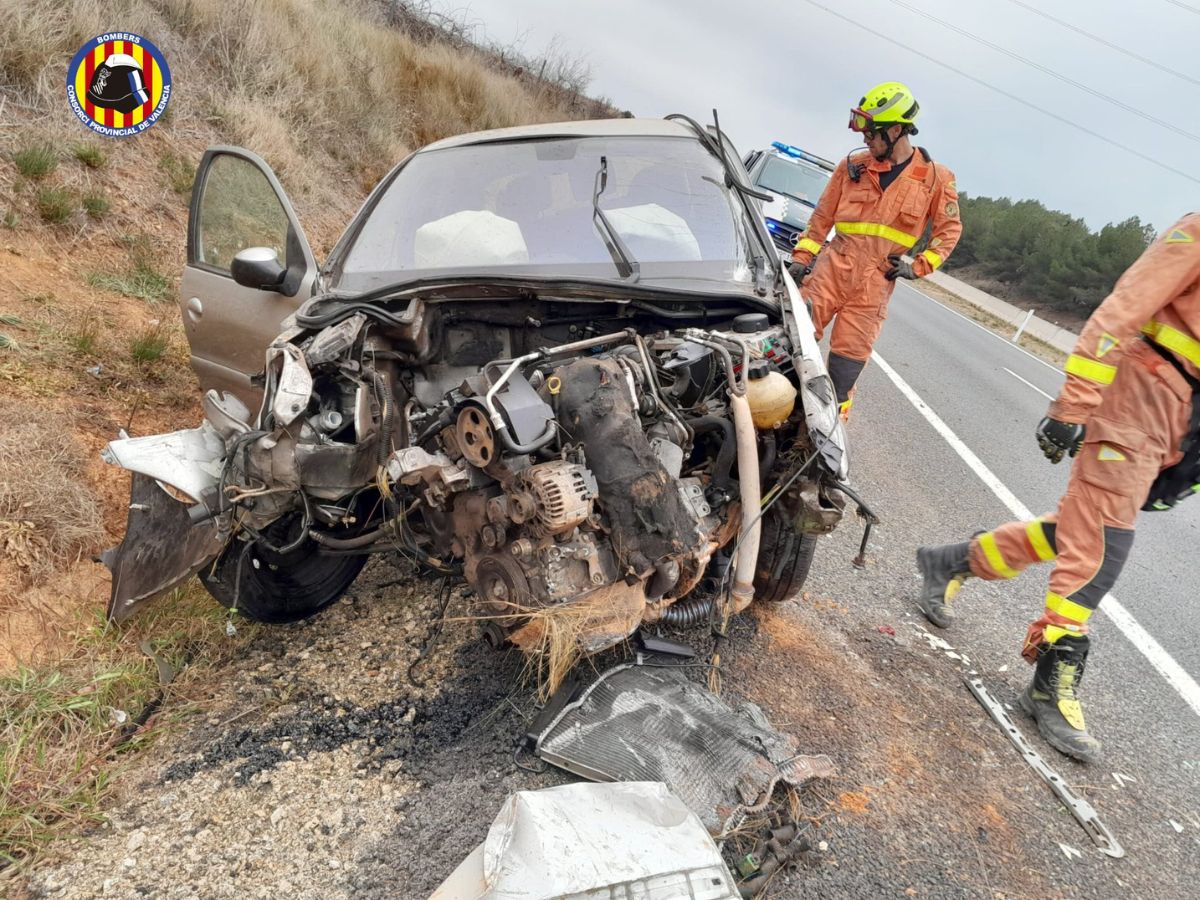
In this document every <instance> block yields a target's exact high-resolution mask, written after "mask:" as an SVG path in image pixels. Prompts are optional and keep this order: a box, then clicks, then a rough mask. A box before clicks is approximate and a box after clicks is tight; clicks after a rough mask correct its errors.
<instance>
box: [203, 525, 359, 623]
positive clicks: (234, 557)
mask: <svg viewBox="0 0 1200 900" xmlns="http://www.w3.org/2000/svg"><path fill="white" fill-rule="evenodd" d="M300 526H301V521H300V516H298V515H295V516H288V517H285V518H283V519H280V520H279V521H277V522H274V523H272V524H271V526H270V527H269V528H268V529H267V530H266V531H265V532H264V537H266V538H267V540H268V541H270V542H271V543H273V544H275V546H277V547H286V546H287V544H288V543H290V542H292V541H294V540H295V538H296V537H297V536H298V529H299V528H300ZM319 550H320V547H319V545H318V544H317V543H316V542H315V541H313V540H312V538H305V539H304V540H303V541H301V542H300V544H299V546H297V547H296V548H295V549H291V550H288V551H287V552H286V553H276V552H274V551H271V550H268V549H267V548H266V547H264V546H262V545H261V544H258V543H255V544H250V545H247V544H246V543H245V542H243V541H231V542H230V544H229V546H228V547H226V548H225V550H224V552H223V553H222V554H221V555H220V556H219V557H217V560H216V562H215V563H214V564H212V565H206V566H205V567H204V568H203V569H201V570H200V572H199V577H200V582H201V583H202V584H203V585H204V587H205V588H206V589H207V590H208V592H209V593H210V594H212V595H213V597H214V598H216V600H217V602H218V603H220V604H221V605H222V606H224V607H225V608H227V609H229V608H233V607H234V606H235V605H236V607H237V611H238V612H240V613H241V614H242V615H244V616H246V617H247V618H250V619H254V620H255V621H258V622H267V623H270V624H283V623H286V622H298V621H300V620H301V619H307V618H308V617H309V616H312V615H315V614H316V613H318V612H320V611H321V610H322V609H324V608H325V607H326V606H328V605H329V604H331V603H333V602H334V601H335V600H337V599H338V598H339V597H341V596H342V594H343V593H345V592H346V590H347V588H349V587H350V585H351V584H352V583H353V582H354V579H355V578H357V577H358V573H359V572H361V571H362V568H363V566H364V565H365V564H366V562H367V556H366V555H365V554H364V555H360V556H333V555H327V554H321V553H319V552H318V551H319ZM239 582H240V585H239V586H238V587H237V588H236V589H235V585H238V584H239Z"/></svg>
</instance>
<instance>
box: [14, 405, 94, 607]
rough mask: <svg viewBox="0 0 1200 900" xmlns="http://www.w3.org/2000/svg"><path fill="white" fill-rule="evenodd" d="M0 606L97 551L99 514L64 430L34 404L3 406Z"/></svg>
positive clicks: (80, 458)
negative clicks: (0, 576) (1, 579)
mask: <svg viewBox="0 0 1200 900" xmlns="http://www.w3.org/2000/svg"><path fill="white" fill-rule="evenodd" d="M0 421H2V422H4V427H3V428H2V429H0V571H2V570H5V569H7V570H9V571H10V573H11V575H12V578H9V579H5V582H6V583H5V584H3V585H0V602H2V601H3V600H5V599H6V598H7V597H8V596H10V595H11V594H12V593H13V592H14V591H15V590H16V589H18V588H20V587H22V586H24V585H26V584H28V583H30V582H32V581H35V580H38V579H41V578H45V577H47V576H49V575H50V574H52V573H53V572H55V571H57V570H59V569H61V568H63V567H64V566H65V565H67V564H68V563H70V562H73V561H74V560H76V559H78V558H79V557H80V556H82V555H84V554H85V553H88V552H89V551H92V550H94V549H95V548H96V545H97V542H98V541H99V540H100V539H102V537H103V530H102V522H101V510H100V505H99V503H97V502H96V500H95V499H94V497H93V496H92V494H91V493H90V492H89V491H88V490H86V489H84V488H83V484H84V483H85V468H86V462H85V459H84V455H83V451H82V449H81V448H80V447H79V445H78V444H77V443H76V441H75V439H74V436H73V435H72V433H71V430H70V428H69V427H68V424H67V423H65V422H63V421H62V420H51V421H47V419H46V417H45V414H44V412H43V410H41V409H40V408H39V407H38V406H36V405H35V404H33V403H28V402H20V401H16V402H14V401H0Z"/></svg>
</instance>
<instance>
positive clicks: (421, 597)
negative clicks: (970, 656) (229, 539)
mask: <svg viewBox="0 0 1200 900" xmlns="http://www.w3.org/2000/svg"><path fill="white" fill-rule="evenodd" d="M851 537H852V536H851ZM835 562H836V565H837V566H838V567H839V568H840V567H842V566H844V563H845V560H836V561H834V560H832V559H831V560H829V563H828V565H829V566H830V567H831V571H832V567H833V566H834V564H835ZM818 568H820V566H818ZM439 607H440V601H439V598H438V592H437V590H436V585H435V584H421V583H419V582H417V580H416V579H415V577H414V576H413V575H412V573H410V572H409V571H407V570H406V569H398V568H396V567H395V566H394V565H393V563H392V562H391V561H389V560H377V561H375V562H374V563H373V564H372V565H371V566H370V567H369V568H368V569H367V570H366V572H365V573H364V575H363V576H362V578H361V579H360V582H359V583H358V584H357V585H356V587H355V589H354V591H353V593H352V595H351V596H350V597H348V598H346V599H344V600H343V601H341V602H339V603H338V604H337V605H336V606H334V607H333V608H331V609H329V610H327V611H326V612H325V613H323V614H322V615H320V616H318V617H317V618H315V619H313V620H311V621H310V622H307V623H302V624H299V625H294V626H287V627H282V628H273V629H264V630H263V631H262V632H261V633H260V635H259V636H258V637H257V638H256V639H255V640H254V642H253V643H252V646H251V648H250V651H249V652H248V653H247V655H246V656H245V658H244V659H243V660H241V661H240V663H239V664H238V665H236V666H234V667H233V668H232V669H231V670H230V671H229V672H228V676H227V678H226V679H225V680H224V681H222V682H221V683H219V684H217V685H214V690H213V699H212V700H211V702H210V703H208V704H207V705H206V707H205V708H204V710H203V712H201V713H199V714H198V715H195V716H193V717H192V718H191V719H190V720H188V721H187V722H185V723H184V724H183V725H182V726H181V727H180V728H179V730H178V731H177V733H175V734H173V735H172V736H171V737H170V738H169V739H167V740H164V741H161V742H160V743H159V744H158V745H156V746H155V748H154V749H152V750H151V751H150V752H149V753H148V754H147V756H146V758H145V759H144V760H143V761H142V762H141V763H140V764H139V766H138V768H137V770H136V771H135V772H133V773H131V774H130V775H128V776H127V777H126V779H125V782H124V784H123V786H122V797H121V799H120V800H119V802H118V803H117V804H116V805H115V807H114V808H113V809H112V811H111V819H110V822H109V824H108V825H107V826H105V827H103V828H100V829H98V830H96V831H95V832H94V833H92V834H88V835H85V836H83V837H81V838H80V839H78V840H76V841H74V842H72V843H71V844H70V845H69V846H67V847H66V848H65V851H64V853H63V854H62V855H63V857H64V861H62V862H60V863H59V864H58V865H56V866H54V867H50V868H44V869H42V870H40V871H38V872H37V873H35V875H34V876H33V877H32V878H31V879H30V882H29V885H28V892H29V894H30V895H31V896H34V897H66V898H79V897H94V896H106V897H141V896H162V897H172V898H174V897H179V898H184V897H275V896H281V895H288V896H290V897H297V898H306V897H314V898H315V897H350V896H354V897H367V898H373V897H380V898H382V897H405V898H407V897H413V898H417V897H426V896H428V895H429V893H430V892H431V891H432V890H433V889H434V888H435V887H436V886H437V884H439V883H440V882H441V880H442V879H443V878H444V877H445V876H446V875H447V874H449V872H450V871H452V870H453V868H454V867H455V866H456V865H457V864H458V862H459V861H460V860H461V859H462V858H463V857H464V856H465V855H466V854H467V853H468V852H470V850H471V849H472V848H473V847H474V846H475V845H476V844H477V843H478V842H479V841H481V840H482V839H483V838H484V836H485V835H486V832H487V828H488V826H489V824H490V823H491V821H492V818H493V817H494V815H495V813H496V810H497V809H498V807H499V806H500V803H501V802H502V800H503V799H504V798H505V797H506V796H507V795H508V794H509V793H511V792H512V791H516V790H526V789H535V788H539V787H546V786H549V785H553V784H559V783H563V782H564V781H566V780H568V779H570V778H571V777H572V776H569V775H566V774H565V773H561V772H558V771H556V770H553V769H550V770H545V771H540V772H539V771H528V769H535V770H536V769H541V766H540V764H538V762H537V761H536V760H530V759H526V758H524V757H521V758H515V757H514V749H515V746H516V741H517V739H518V737H519V736H520V735H521V734H523V732H524V729H525V726H526V724H527V722H528V720H529V719H530V718H531V717H532V716H533V715H534V714H535V713H536V711H537V708H538V704H537V692H536V679H535V678H533V677H531V673H530V671H529V669H528V667H527V666H526V663H525V660H524V659H523V658H522V657H521V656H519V655H518V654H517V653H515V652H504V653H496V652H493V651H491V650H490V649H488V648H487V647H486V646H485V645H484V644H483V643H482V642H481V641H480V640H478V626H477V624H476V623H474V622H471V621H468V620H466V619H465V616H466V614H467V604H466V602H465V601H464V600H463V598H462V597H461V595H459V594H457V593H456V594H454V595H452V597H451V599H450V606H449V610H448V614H447V615H448V619H449V621H448V624H447V625H446V627H445V629H444V633H443V634H442V636H441V638H440V640H439V641H438V643H437V644H436V646H435V647H434V649H433V651H432V652H431V653H430V654H429V655H428V656H427V657H425V658H424V660H423V661H422V662H421V664H420V665H419V666H418V668H417V669H416V670H415V672H414V675H415V677H416V679H417V680H418V681H421V682H423V683H424V685H425V686H424V687H419V686H416V685H414V684H413V683H412V682H410V681H409V677H408V669H409V666H410V665H412V663H413V662H414V661H415V660H417V659H418V654H419V653H420V650H421V648H422V647H423V646H425V644H426V642H427V638H428V636H429V634H430V632H431V626H430V623H431V621H433V620H435V619H436V613H437V611H438V608H439ZM846 612H847V610H846V608H845V607H843V606H841V605H839V604H838V603H837V602H836V601H834V600H832V599H830V598H828V597H825V596H823V595H819V594H817V593H816V592H811V593H806V594H805V595H804V596H803V597H801V598H797V599H796V600H795V601H792V602H788V603H785V604H780V605H778V606H771V607H764V608H760V609H756V610H754V611H753V612H752V614H751V615H748V616H744V617H742V618H741V619H739V620H738V622H737V624H736V627H735V628H734V629H733V632H732V637H731V639H730V641H729V645H728V650H727V651H726V654H725V657H726V659H727V660H728V661H729V668H728V670H727V677H726V692H727V693H728V694H729V695H730V696H731V697H734V698H738V697H744V698H746V699H750V700H752V701H754V702H757V703H759V704H760V705H762V706H763V708H764V709H765V710H766V711H767V713H768V715H769V716H770V717H771V718H772V721H773V722H774V723H775V724H776V725H777V727H780V728H781V729H782V730H786V731H789V732H790V733H793V734H795V735H797V736H798V737H799V738H800V746H801V749H802V750H804V751H806V752H827V753H830V754H831V755H832V756H833V758H834V760H835V762H836V763H837V764H838V766H839V769H840V774H839V776H838V777H837V778H836V779H833V780H832V781H828V782H822V783H818V784H815V785H813V786H812V787H811V788H810V789H809V790H808V791H806V792H805V805H806V807H807V811H808V814H809V816H810V821H811V823H812V825H813V831H812V834H811V842H812V844H813V846H814V847H816V846H824V848H825V852H823V853H816V854H810V855H807V857H808V859H809V864H808V865H806V866H805V867H804V868H803V869H801V870H800V871H799V872H796V873H792V874H789V875H788V876H786V877H784V878H781V879H779V880H777V882H776V883H775V884H774V885H772V888H771V891H770V896H777V897H790V896H800V894H801V893H804V892H807V891H809V890H818V891H820V892H821V893H822V894H824V895H828V896H835V895H836V896H861V895H863V894H864V893H871V894H876V893H880V892H887V893H896V892H897V889H899V891H900V892H903V891H904V889H905V888H908V889H909V890H911V891H912V892H914V893H919V894H922V895H928V896H990V894H989V893H987V891H986V890H985V888H984V886H985V885H986V884H988V882H989V879H999V880H1000V881H1005V879H1007V888H1006V892H1007V893H1010V894H1024V895H1028V896H1035V895H1041V896H1045V895H1046V892H1045V891H1043V890H1041V889H1040V886H1039V883H1038V879H1036V878H1033V879H1026V878H1024V877H1018V878H1013V877H1012V876H1013V874H1014V873H1013V872H1008V873H1005V872H1004V871H1001V869H1000V868H999V865H1000V862H1001V861H1002V860H1003V859H1005V858H1011V859H1016V858H1017V857H1019V855H1020V852H1021V848H1020V847H1019V846H1018V844H1017V840H1016V837H1015V836H1014V834H1013V832H1012V829H1011V827H1010V826H1009V824H1008V816H1010V815H1016V814H1018V813H1019V810H1017V809H1016V808H1015V807H1013V806H1012V803H1013V800H1012V799H1011V798H1009V797H1006V796H1005V794H1004V793H1003V792H1001V791H998V790H995V789H992V790H991V792H990V793H989V792H987V791H986V790H985V791H983V792H982V793H978V794H977V796H975V797H974V798H973V802H972V804H971V805H970V810H971V813H970V814H969V815H966V817H965V818H964V815H963V814H962V811H961V810H960V809H958V807H959V805H960V801H959V799H957V798H961V795H962V794H963V793H964V788H963V787H962V783H963V781H964V775H965V780H968V781H969V780H970V778H971V773H972V771H976V770H978V769H980V768H982V767H989V766H993V765H995V764H996V758H995V755H994V751H993V750H987V749H986V748H985V747H983V746H982V745H981V741H980V734H979V732H980V731H982V732H984V733H985V734H987V729H986V727H984V728H982V729H980V728H975V729H969V728H963V727H962V726H960V725H955V724H953V723H952V722H948V721H945V720H944V712H943V711H944V710H945V709H946V707H947V704H949V705H950V706H951V707H954V706H955V705H956V704H957V705H959V706H965V707H966V708H968V709H969V704H970V703H971V702H973V701H970V700H969V699H967V700H964V699H963V696H962V695H961V693H960V692H958V691H957V689H956V688H955V687H954V686H953V681H951V686H950V687H949V688H947V687H945V686H940V685H939V676H938V673H939V671H941V678H943V679H944V676H945V674H946V673H947V672H952V671H953V668H952V667H953V663H950V662H949V661H947V660H944V659H942V658H939V657H940V656H941V654H940V653H935V652H933V651H931V650H930V649H929V646H928V644H927V643H926V642H925V640H924V639H923V637H922V634H923V633H922V632H921V631H920V630H919V629H917V628H916V627H915V625H913V624H910V623H908V622H900V623H897V628H896V629H895V630H896V634H895V635H894V636H893V635H890V634H885V633H882V632H879V631H877V630H874V629H870V630H867V631H863V630H862V629H861V628H859V627H858V626H857V625H855V626H854V628H853V629H852V632H851V633H846V632H845V631H844V630H843V627H844V625H845V622H844V621H842V620H845V619H846V618H847V617H846ZM674 636H676V637H680V638H683V639H685V640H688V641H690V642H691V643H692V644H693V646H695V647H696V648H697V649H698V650H699V651H700V652H702V653H707V652H708V650H709V649H710V647H711V643H710V638H709V636H708V635H707V633H706V632H705V630H704V629H703V628H697V629H693V630H691V631H689V632H684V633H678V634H676V635H674ZM619 658H621V657H620V654H616V653H613V654H609V655H608V656H606V657H605V658H603V659H600V660H597V661H595V663H594V664H595V665H596V666H597V667H601V668H603V667H606V666H607V665H609V664H612V663H615V662H616V661H617V660H618V659H619ZM947 667H949V668H947ZM894 677H900V678H902V679H903V680H904V682H905V684H906V688H905V694H906V695H908V696H910V697H911V698H913V700H914V701H916V702H914V703H912V704H905V705H903V707H900V706H898V705H897V704H896V703H895V702H894V698H895V693H894V692H895V690H896V685H895V683H894V681H891V682H890V683H887V682H885V680H884V679H885V678H888V679H893V678H894ZM975 718H976V719H978V717H977V716H976V717H975ZM988 736H989V737H990V736H991V735H988ZM992 743H993V745H995V742H992ZM1001 753H1003V751H1001ZM518 763H521V765H522V766H524V767H525V768H522V767H521V766H519V765H518ZM1013 767H1014V768H1016V767H1019V763H1016V764H1014V766H1013ZM971 791H972V792H979V791H980V788H979V785H975V786H974V787H972V788H971ZM950 797H956V799H954V800H948V798H950ZM1017 800H1018V801H1019V800H1020V798H1019V797H1018V798H1017ZM977 807H978V808H981V809H983V810H985V812H984V813H983V815H984V819H985V820H986V822H985V823H983V820H980V822H976V819H977V818H978V816H975V815H974V811H975V810H976V808H977ZM967 820H969V821H967ZM981 823H982V824H981ZM948 832H954V833H962V834H965V835H966V836H967V837H968V838H969V841H968V845H971V844H978V845H979V846H980V847H982V848H983V851H982V854H980V855H977V852H976V851H975V850H972V851H971V852H970V855H969V857H968V859H967V862H969V864H970V865H969V866H967V865H960V864H958V863H953V864H952V863H951V862H949V861H948V860H950V859H951V858H952V856H947V854H948V853H951V852H952V851H953V848H949V847H948V846H947V842H946V841H945V834H946V833H948ZM821 842H824V843H823V844H821ZM939 845H940V846H939ZM933 847H938V849H936V850H933V851H932V852H931V848H933ZM953 852H960V851H953ZM984 854H985V855H986V856H987V857H988V858H990V859H991V860H992V863H991V865H990V866H989V865H984V864H982V863H981V860H982V858H983V855H984ZM898 879H899V880H898ZM897 886H899V888H898V887H897Z"/></svg>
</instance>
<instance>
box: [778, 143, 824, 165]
mask: <svg viewBox="0 0 1200 900" xmlns="http://www.w3.org/2000/svg"><path fill="white" fill-rule="evenodd" d="M771 146H772V147H774V148H775V149H776V150H778V151H779V152H780V153H783V154H786V155H787V156H790V157H792V158H793V159H802V160H804V161H805V162H810V163H816V164H817V165H818V166H820V167H821V168H823V169H833V168H834V165H833V163H831V162H830V161H829V160H827V159H822V158H821V157H819V156H816V155H814V154H812V153H809V152H808V151H806V150H801V149H800V148H799V147H793V146H792V145H791V144H785V143H784V142H783V141H771Z"/></svg>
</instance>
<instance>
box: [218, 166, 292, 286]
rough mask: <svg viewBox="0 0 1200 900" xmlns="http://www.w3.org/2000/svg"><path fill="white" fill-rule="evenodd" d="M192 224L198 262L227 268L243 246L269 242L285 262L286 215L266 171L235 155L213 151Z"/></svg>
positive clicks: (268, 245) (256, 245)
mask: <svg viewBox="0 0 1200 900" xmlns="http://www.w3.org/2000/svg"><path fill="white" fill-rule="evenodd" d="M203 190H204V193H203V194H202V195H201V197H200V211H199V216H198V218H197V220H196V224H197V248H196V249H197V253H198V256H199V259H198V260H197V261H198V262H203V263H206V264H208V265H209V266H213V267H214V268H217V269H222V270H224V271H226V272H228V271H229V266H230V263H231V262H232V261H233V257H234V256H235V255H236V254H237V253H239V252H240V251H242V250H245V249H246V248H247V247H270V248H271V249H272V250H274V251H275V252H276V254H277V255H278V257H279V260H280V262H283V263H286V262H287V259H286V249H285V248H286V247H287V233H288V220H287V214H286V213H285V212H284V210H283V206H282V205H280V203H279V198H278V197H276V196H275V191H274V189H272V187H271V183H270V182H269V181H267V178H266V176H265V175H264V174H263V173H262V171H261V170H260V169H259V168H258V167H257V166H255V165H254V164H253V163H251V162H249V161H247V160H245V159H242V158H241V157H238V156H230V155H228V154H222V155H220V156H217V157H214V158H213V160H212V163H211V164H210V165H209V169H208V175H207V177H206V178H205V180H204V189H203Z"/></svg>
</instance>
